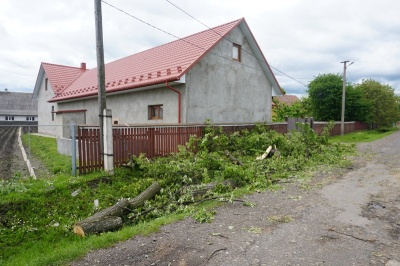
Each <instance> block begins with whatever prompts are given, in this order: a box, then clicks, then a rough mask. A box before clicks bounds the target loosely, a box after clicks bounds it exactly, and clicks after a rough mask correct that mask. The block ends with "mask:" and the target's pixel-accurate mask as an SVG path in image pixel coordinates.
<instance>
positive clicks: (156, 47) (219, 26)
mask: <svg viewBox="0 0 400 266" xmlns="http://www.w3.org/2000/svg"><path fill="white" fill-rule="evenodd" d="M242 20H244V18H243V17H242V18H240V19H236V20H233V21H231V22H227V23H224V24H221V25H218V26H215V27H212V28H208V29H206V30H202V31H199V32H196V33H193V34H190V35H187V36H185V37H182V38H179V39H176V40H173V41H170V42H167V43H164V44H161V45H158V46H155V47H152V48H149V49H146V50H143V51H140V52H138V53H134V54H131V55H128V56H125V57H122V58H119V59H116V60H114V61H111V62H108V63H106V65H107V64H110V63H114V62H118V61H120V60H123V59H125V58H129V57H132V56H137V55H139V54H142V53H145V52H148V51H151V50H154V49H159V48H160V47H163V46H167V45H170V44H172V43H174V42H178V41H181V40H184V39H189V38H190V37H192V36H196V35H200V34H203V33H205V32H207V31H213V32H215V31H214V30H215V29H216V28H221V27H224V26H226V25H228V24H232V23H235V22H236V23H238V22H239V21H242ZM218 34H219V33H218ZM219 35H221V34H219ZM222 37H223V35H221V38H222ZM194 45H195V44H194ZM205 51H206V50H205Z"/></svg>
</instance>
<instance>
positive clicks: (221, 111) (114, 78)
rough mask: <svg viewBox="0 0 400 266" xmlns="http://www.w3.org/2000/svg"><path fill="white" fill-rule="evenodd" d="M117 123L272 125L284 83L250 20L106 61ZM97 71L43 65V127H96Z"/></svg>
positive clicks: (38, 90)
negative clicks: (274, 105)
mask: <svg viewBox="0 0 400 266" xmlns="http://www.w3.org/2000/svg"><path fill="white" fill-rule="evenodd" d="M105 79H106V97H107V108H108V109H111V110H112V114H113V122H114V123H115V124H143V123H145V124H171V123H203V122H204V121H206V120H207V119H209V120H210V121H211V122H213V123H237V122H263V121H264V122H268V121H271V117H272V111H271V106H272V97H273V96H275V95H281V94H282V93H281V89H280V86H279V84H278V82H277V80H276V78H275V76H274V74H273V72H272V70H271V68H270V67H269V65H268V63H267V60H266V59H265V57H264V55H263V53H262V51H261V49H260V47H259V45H258V44H257V42H256V39H255V38H254V36H253V34H252V32H251V30H250V28H249V26H248V25H247V23H246V21H245V19H244V18H241V19H238V20H235V21H232V22H229V23H226V24H223V25H220V26H217V27H215V28H211V29H208V30H205V31H202V32H199V33H196V34H193V35H190V36H187V37H185V38H182V39H178V40H176V41H173V42H170V43H167V44H164V45H161V46H158V47H155V48H152V49H149V50H146V51H143V52H140V53H137V54H134V55H131V56H127V57H124V58H121V59H119V60H116V61H114V62H110V63H107V64H106V65H105ZM97 82H98V80H97V68H92V69H87V68H86V64H85V63H82V64H81V66H80V67H71V66H62V65H56V64H49V63H42V64H41V65H40V69H39V73H38V77H37V80H36V84H35V89H34V96H35V97H36V98H37V99H38V103H39V125H52V124H57V125H60V124H63V125H68V124H70V123H78V124H82V123H84V124H98V119H99V118H98V100H97V97H98V96H97V94H98V83H97Z"/></svg>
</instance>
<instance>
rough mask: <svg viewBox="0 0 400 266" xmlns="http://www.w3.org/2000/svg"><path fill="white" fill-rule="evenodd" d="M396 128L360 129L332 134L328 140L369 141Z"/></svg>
mask: <svg viewBox="0 0 400 266" xmlns="http://www.w3.org/2000/svg"><path fill="white" fill-rule="evenodd" d="M397 130H398V128H391V129H388V130H378V129H376V130H361V131H357V132H353V133H349V134H345V135H344V136H333V137H331V138H330V140H332V141H334V142H344V143H359V142H371V141H374V140H378V139H381V138H384V137H386V136H389V135H391V134H393V133H394V132H396V131H397Z"/></svg>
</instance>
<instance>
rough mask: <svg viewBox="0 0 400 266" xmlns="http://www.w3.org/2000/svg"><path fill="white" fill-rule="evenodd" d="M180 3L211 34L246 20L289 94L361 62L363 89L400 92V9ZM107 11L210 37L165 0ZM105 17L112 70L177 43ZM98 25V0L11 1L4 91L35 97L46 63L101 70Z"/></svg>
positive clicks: (4, 25)
mask: <svg viewBox="0 0 400 266" xmlns="http://www.w3.org/2000/svg"><path fill="white" fill-rule="evenodd" d="M170 1H171V2H172V3H174V4H175V5H177V6H179V7H180V8H182V9H183V10H185V11H186V12H188V13H189V14H191V15H193V16H195V17H196V18H197V19H199V20H200V21H202V22H203V23H204V24H206V25H208V26H210V27H213V26H217V25H220V24H223V23H226V22H230V21H233V20H235V19H238V18H241V17H245V18H246V21H247V22H248V24H249V26H250V28H251V30H252V32H253V34H254V36H255V38H256V39H257V42H258V44H259V46H260V47H261V49H262V51H263V53H264V55H265V57H266V59H267V60H268V63H269V64H271V66H273V67H275V68H277V69H279V70H280V71H282V72H284V73H285V74H287V75H289V76H290V77H293V78H295V79H296V80H297V81H295V80H293V79H291V78H288V77H287V76H285V75H283V74H281V73H280V72H279V71H276V70H274V73H275V74H276V75H277V79H278V81H279V82H280V84H281V85H282V87H284V88H285V89H286V91H287V92H288V93H293V94H297V95H302V94H305V93H306V89H307V88H306V87H305V86H304V85H303V84H301V83H304V84H308V82H309V81H311V80H312V79H313V78H314V77H315V76H317V75H319V74H323V73H339V74H340V73H342V71H343V64H341V63H340V62H342V61H343V60H350V61H354V62H355V63H354V65H352V66H351V67H350V68H349V73H350V77H349V78H351V79H352V80H353V81H354V82H359V81H361V80H362V79H367V78H373V79H375V80H377V81H379V82H385V83H389V84H390V85H391V86H393V87H395V88H396V89H397V92H398V93H400V75H399V74H398V73H400V61H399V60H397V59H398V58H400V50H399V49H398V47H400V46H399V45H400V36H399V34H398V29H399V28H400V19H398V14H397V13H398V10H400V1H397V0H381V1H379V2H377V1H371V0H352V1H345V0H324V1H320V0H307V1H305V0H286V1H275V0H246V1H244V0H230V1H228V0H219V1H214V0H204V1H183V0H170ZM106 2H107V3H110V4H111V5H115V6H116V7H118V8H120V9H122V10H123V11H124V12H126V13H128V14H131V15H133V16H136V17H137V18H140V19H142V20H144V21H146V22H148V23H150V24H152V25H154V26H155V27H158V28H160V29H162V30H165V31H167V32H169V33H171V34H173V35H176V36H179V37H184V36H187V35H189V34H193V33H196V32H198V31H201V30H205V29H207V28H206V27H205V26H204V25H202V24H200V23H199V22H197V21H195V20H194V19H192V18H191V17H189V16H188V15H186V14H185V13H183V12H182V11H180V10H179V9H177V8H176V7H174V6H173V5H171V4H170V3H168V2H167V1H164V0H153V1H147V2H146V1H118V0H107V1H106ZM39 7H40V8H39ZM102 10H103V31H104V32H103V35H104V48H105V61H106V62H110V61H114V60H117V59H119V58H122V57H125V56H128V55H131V54H134V53H137V52H140V51H143V50H146V49H149V48H152V47H155V46H158V45H161V44H163V43H166V42H169V41H173V40H175V38H174V37H172V36H170V35H168V34H166V33H164V32H161V31H159V30H157V29H155V28H153V27H151V26H149V25H146V24H144V23H142V22H139V21H138V20H136V19H134V18H133V17H131V16H129V15H127V14H125V13H123V12H121V11H118V10H116V9H115V8H112V7H110V6H109V5H107V4H106V3H104V2H103V4H102ZM94 26H95V21H94V4H93V1H80V0H70V1H61V0H37V1H2V2H1V3H0V37H1V40H2V42H1V43H0V59H1V61H2V64H1V66H0V71H1V73H2V76H1V77H0V86H2V87H7V88H9V89H10V90H13V89H28V88H31V89H32V88H33V86H34V84H35V81H36V77H37V73H38V70H39V66H40V62H49V63H56V64H65V65H71V66H79V64H80V62H86V63H87V65H88V68H93V67H95V66H96V50H95V48H96V46H95V28H94ZM298 81H299V82H298ZM0 89H2V88H1V87H0Z"/></svg>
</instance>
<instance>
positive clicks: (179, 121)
mask: <svg viewBox="0 0 400 266" xmlns="http://www.w3.org/2000/svg"><path fill="white" fill-rule="evenodd" d="M165 86H167V88H168V89H170V90H172V91H174V92H176V93H178V124H180V123H181V92H180V91H179V90H177V89H175V88H172V87H171V86H169V85H168V81H166V82H165Z"/></svg>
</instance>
